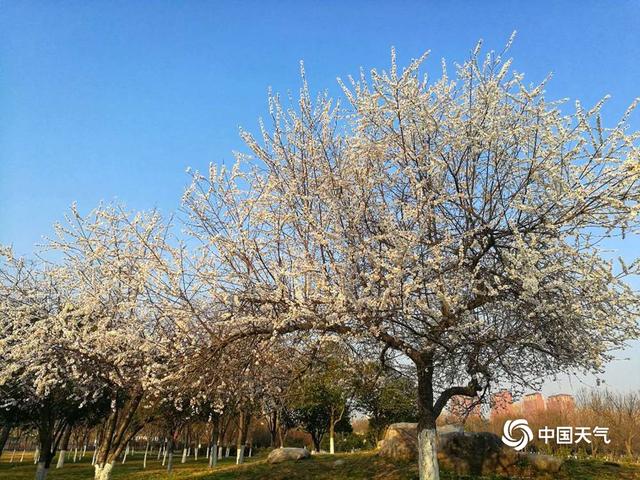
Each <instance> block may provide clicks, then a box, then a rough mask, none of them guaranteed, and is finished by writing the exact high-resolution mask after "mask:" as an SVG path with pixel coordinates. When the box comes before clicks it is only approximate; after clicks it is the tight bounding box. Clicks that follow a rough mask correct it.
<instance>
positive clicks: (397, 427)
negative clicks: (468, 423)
mask: <svg viewBox="0 0 640 480" xmlns="http://www.w3.org/2000/svg"><path fill="white" fill-rule="evenodd" d="M378 450H379V451H378V454H379V455H380V456H382V457H387V458H391V459H394V460H413V459H415V458H416V457H417V455H418V435H417V424H416V423H395V424H393V425H390V426H389V428H388V429H387V431H386V433H385V436H384V438H383V440H381V441H380V442H379V443H378ZM438 462H439V463H440V465H441V466H442V467H443V468H445V469H448V470H450V471H453V472H455V473H456V474H457V475H524V474H527V473H528V472H530V471H532V470H533V471H537V472H545V473H546V472H550V473H554V472H557V471H558V470H560V468H561V467H562V463H563V462H562V460H561V459H559V458H556V457H553V456H551V455H538V454H535V453H519V452H516V451H515V450H513V449H511V448H509V447H507V446H506V445H504V444H503V443H502V440H501V439H500V437H499V436H497V435H495V434H493V433H490V432H464V431H461V430H460V428H459V427H455V426H448V428H444V429H442V428H439V429H438Z"/></svg>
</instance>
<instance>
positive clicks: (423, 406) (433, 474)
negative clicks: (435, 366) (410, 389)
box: [417, 365, 440, 480]
mask: <svg viewBox="0 0 640 480" xmlns="http://www.w3.org/2000/svg"><path fill="white" fill-rule="evenodd" d="M417 369H418V472H419V475H420V480H439V479H440V469H439V466H438V452H437V445H436V414H435V411H434V403H433V383H432V381H433V370H432V368H431V367H428V368H424V367H422V368H421V366H420V365H417Z"/></svg>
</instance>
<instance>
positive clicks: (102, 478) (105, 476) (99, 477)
mask: <svg viewBox="0 0 640 480" xmlns="http://www.w3.org/2000/svg"><path fill="white" fill-rule="evenodd" d="M94 468H95V472H94V477H93V478H94V480H111V472H112V471H113V463H105V464H104V465H103V466H101V465H98V464H96V465H95V467H94Z"/></svg>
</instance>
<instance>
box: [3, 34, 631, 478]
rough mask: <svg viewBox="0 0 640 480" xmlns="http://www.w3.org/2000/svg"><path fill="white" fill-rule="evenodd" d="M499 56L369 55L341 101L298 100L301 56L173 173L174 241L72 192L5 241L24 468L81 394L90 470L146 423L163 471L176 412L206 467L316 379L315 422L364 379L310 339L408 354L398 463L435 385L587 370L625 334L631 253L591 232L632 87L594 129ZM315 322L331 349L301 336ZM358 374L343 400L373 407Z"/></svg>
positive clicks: (614, 178) (620, 164) (12, 390)
mask: <svg viewBox="0 0 640 480" xmlns="http://www.w3.org/2000/svg"><path fill="white" fill-rule="evenodd" d="M503 55H504V52H503V53H502V54H496V53H494V52H491V53H489V54H488V55H487V56H486V57H485V58H484V59H482V58H481V57H480V46H479V45H478V47H477V48H476V49H475V51H474V52H473V53H472V54H471V56H470V58H469V59H468V60H467V61H466V62H464V63H463V64H462V65H457V66H456V68H455V73H454V74H453V75H450V74H449V73H448V71H447V69H446V66H445V65H444V64H443V71H442V76H441V77H440V78H439V79H437V80H431V79H429V78H427V77H424V78H423V77H422V76H421V73H420V69H421V65H422V63H423V61H424V59H425V57H426V55H425V56H423V57H422V58H420V59H418V60H415V61H413V62H412V63H411V64H410V65H409V67H407V68H406V69H404V70H402V71H399V70H398V67H397V65H396V60H395V54H394V55H392V62H391V68H390V70H389V71H388V72H378V71H376V70H372V71H371V74H370V76H369V77H367V76H366V75H365V74H364V73H363V74H362V75H361V77H360V78H359V79H358V80H354V79H349V81H348V82H346V83H345V82H342V81H340V86H341V87H342V91H343V95H344V101H343V102H342V103H340V102H338V101H337V100H334V99H332V98H330V97H329V96H328V95H327V94H324V95H319V96H318V97H317V99H315V100H313V98H312V96H311V94H310V92H309V89H308V86H307V82H306V79H305V74H304V70H303V71H302V77H303V84H302V88H301V91H300V97H299V100H298V103H297V105H295V106H292V107H287V106H283V105H282V103H281V101H280V99H279V97H277V96H271V97H270V98H269V114H270V125H268V126H267V125H266V124H264V123H261V138H256V137H255V136H253V135H251V134H250V133H248V132H243V134H242V136H243V139H244V140H245V142H246V144H247V147H248V149H249V151H250V153H251V154H250V155H239V156H238V159H237V162H236V164H235V165H234V166H233V168H231V169H230V170H227V169H224V168H222V169H218V168H216V167H214V166H212V167H211V168H210V171H209V172H208V173H207V174H202V173H199V172H194V173H193V174H192V183H191V185H190V186H189V187H188V188H187V190H186V191H185V193H184V196H183V213H184V216H185V218H184V228H185V230H186V232H187V235H188V238H184V239H182V240H179V239H176V238H174V236H173V234H172V233H171V228H170V225H169V224H168V223H165V222H163V221H162V219H161V218H160V217H159V215H158V214H156V213H153V212H152V213H150V214H135V215H131V214H128V213H127V212H125V211H123V210H122V209H121V208H119V207H112V206H107V207H101V208H99V209H98V210H96V211H95V212H94V213H93V214H91V215H90V216H89V217H82V216H80V215H79V214H78V213H77V211H76V210H75V209H74V210H72V213H71V215H70V216H69V218H68V219H67V222H66V224H65V225H64V226H62V225H61V226H58V228H57V236H56V237H55V238H54V239H53V240H51V241H50V244H49V249H51V250H52V253H53V255H54V256H55V257H56V259H55V261H52V262H43V263H42V264H41V265H37V266H33V265H30V264H28V263H26V262H24V261H22V260H19V259H15V258H14V257H13V256H12V255H11V252H10V251H8V250H7V251H5V252H4V256H3V257H4V263H3V266H2V269H1V272H2V279H1V280H2V281H1V286H0V288H1V290H0V302H1V303H0V309H1V311H0V312H1V313H0V322H2V327H3V328H2V331H1V333H0V360H2V362H1V363H0V388H1V389H2V390H1V391H2V400H1V401H2V403H1V404H0V406H2V408H3V409H4V410H5V411H7V412H9V411H10V410H11V411H15V415H17V416H19V415H21V410H23V409H24V408H23V407H24V406H26V405H30V404H31V403H32V404H33V405H37V408H36V407H33V408H27V409H26V410H28V412H29V417H30V418H31V420H30V421H32V422H33V423H34V424H35V425H37V426H38V429H39V432H40V444H41V449H42V450H41V451H42V452H43V453H42V457H41V458H42V462H41V465H42V467H41V469H40V470H41V471H42V472H43V473H42V476H41V478H42V477H43V476H44V474H45V473H44V472H46V469H47V468H48V465H49V462H50V457H51V456H52V455H53V453H54V452H55V446H56V445H57V443H59V441H60V438H61V436H62V435H63V433H62V432H64V431H65V429H67V427H68V426H69V425H73V424H74V422H78V421H81V420H82V421H85V420H84V419H88V418H90V415H84V412H85V411H86V412H89V411H91V412H96V411H104V412H105V413H104V414H103V415H102V416H100V415H98V417H99V418H100V420H101V422H99V423H100V426H99V428H98V429H97V432H98V435H97V439H98V442H97V443H98V448H97V452H96V458H95V465H96V478H98V479H107V478H109V475H110V471H111V468H112V467H113V464H114V461H115V459H116V458H118V457H119V456H120V455H122V454H123V451H125V450H126V448H127V447H126V446H127V444H128V443H129V441H130V440H131V439H133V438H135V436H136V435H137V434H138V432H140V431H142V429H143V428H144V427H145V425H149V424H153V422H160V423H156V426H158V425H160V426H159V428H160V430H161V431H162V432H164V435H165V438H167V439H168V441H167V442H166V443H167V445H168V450H169V452H170V453H169V467H170V465H171V462H172V457H171V455H172V453H173V449H174V447H175V446H176V445H177V443H178V441H179V439H180V437H181V436H183V437H184V438H188V437H189V435H191V433H189V432H192V431H194V430H193V428H191V427H189V425H192V424H193V422H194V421H196V420H195V419H199V420H198V421H201V422H202V421H204V422H205V423H206V424H207V429H208V430H207V431H208V436H209V444H210V447H209V456H210V464H211V465H214V464H215V462H216V459H217V456H218V455H219V453H221V452H220V448H219V445H218V443H219V442H222V441H225V442H226V441H227V438H228V436H229V434H230V433H229V432H230V431H232V430H233V431H234V432H235V434H236V436H237V437H236V438H237V442H236V447H237V461H238V462H242V460H243V456H244V453H245V444H246V443H247V441H248V437H249V436H250V425H251V423H252V419H254V418H255V417H256V416H261V415H263V414H267V416H268V418H269V424H270V427H269V428H270V429H271V433H272V435H271V438H272V441H275V439H276V438H277V436H278V431H281V429H282V428H286V427H285V424H287V423H288V422H286V421H284V420H285V417H287V418H289V419H290V418H294V417H295V415H294V416H292V415H289V413H290V412H289V410H290V409H291V408H295V405H301V403H302V404H304V405H305V408H306V407H308V406H309V405H311V404H312V403H313V402H315V400H314V395H313V393H314V392H315V391H316V390H318V388H320V387H321V386H322V384H323V383H324V384H325V386H327V389H326V390H327V392H328V391H329V390H331V392H330V393H331V395H328V394H327V395H324V396H325V397H327V396H329V397H331V398H333V399H335V402H330V403H331V404H330V405H321V406H319V407H318V409H316V410H314V409H315V408H316V406H317V405H315V404H313V405H311V407H309V408H307V410H308V411H313V412H315V413H318V412H320V413H322V414H324V413H326V411H328V412H329V414H328V417H329V421H328V423H326V425H321V426H320V428H318V430H317V431H318V432H324V431H329V432H331V433H332V432H333V430H334V428H335V426H336V425H337V423H338V422H339V421H340V419H341V418H342V416H343V414H344V412H346V411H348V407H349V405H351V402H352V401H354V398H355V393H353V387H354V385H358V383H360V386H361V387H362V388H365V387H366V386H367V385H368V386H369V387H370V385H372V384H373V385H375V381H374V382H373V383H369V384H367V385H364V383H366V382H362V381H360V382H358V381H356V380H354V381H353V382H351V383H350V382H342V380H343V379H345V378H348V377H347V376H343V377H340V378H339V379H340V380H341V381H327V379H328V377H327V376H326V372H325V373H322V370H321V369H320V371H318V370H317V369H318V368H319V367H321V365H322V363H321V362H317V361H316V360H317V359H318V357H317V354H318V352H323V353H322V355H321V356H322V357H323V362H324V364H326V365H329V364H339V363H340V361H338V358H339V357H341V356H342V357H344V358H347V357H348V355H350V353H348V352H355V354H354V356H353V358H354V359H361V360H363V364H362V368H363V370H361V372H362V371H366V370H367V369H368V368H370V366H371V363H370V360H371V359H372V358H379V359H381V360H382V363H383V364H384V365H385V366H386V368H390V369H392V370H395V371H396V372H400V371H402V372H407V371H408V372H411V374H412V378H411V379H410V380H406V377H394V376H393V375H390V374H388V373H387V374H385V376H384V377H383V378H386V380H387V381H388V382H390V383H389V385H388V387H389V391H390V392H400V391H406V390H407V389H411V388H412V387H415V390H416V395H415V399H416V404H415V405H416V407H415V408H416V411H415V417H416V418H417V419H418V425H419V429H418V439H419V464H420V468H419V470H420V478H421V479H437V478H439V473H438V464H437V457H436V438H435V435H436V420H437V419H438V417H439V415H440V414H441V412H442V411H443V409H444V408H445V406H446V405H447V403H448V402H449V400H450V399H452V398H454V397H458V398H462V397H469V398H472V399H476V398H480V399H482V398H483V396H484V395H485V394H486V392H487V391H488V390H489V389H490V388H492V387H493V386H496V385H499V384H509V385H510V386H512V387H515V388H517V387H521V388H531V387H532V386H534V387H535V386H537V385H539V384H540V382H541V381H542V380H543V379H544V378H545V377H546V376H548V375H554V374H557V373H559V372H576V371H579V372H600V371H601V370H602V368H603V365H604V364H605V363H606V362H607V361H608V360H609V359H610V358H611V351H612V350H614V349H616V348H620V347H622V346H623V345H624V342H625V341H626V340H627V339H629V338H633V337H635V336H637V335H638V324H637V318H638V313H639V312H638V310H639V309H640V297H639V296H638V294H637V293H635V292H634V291H633V290H632V289H631V288H630V287H629V286H627V284H626V283H625V278H626V277H628V276H629V275H634V274H637V273H638V272H639V267H640V263H639V262H638V261H635V262H633V263H631V264H629V265H627V264H624V263H623V262H621V265H620V268H618V267H614V266H613V265H612V263H611V262H610V261H608V260H606V259H605V258H604V257H603V255H602V253H601V252H600V251H599V250H598V245H599V243H600V242H602V241H603V240H604V239H607V238H613V237H623V238H624V237H625V236H626V235H634V234H636V233H637V229H638V226H639V225H638V223H639V217H640V203H639V201H640V147H639V146H638V140H639V138H640V134H639V133H637V132H636V133H630V132H628V128H627V119H628V116H629V115H630V114H631V111H632V110H633V108H634V107H635V104H633V105H632V106H631V107H630V108H629V110H628V111H627V112H626V113H625V115H624V116H623V118H622V119H621V120H620V122H619V123H618V124H617V125H616V126H614V127H613V128H605V127H604V126H603V121H602V118H601V115H600V110H601V108H602V106H603V105H604V101H602V102H599V103H598V104H597V105H595V106H594V107H593V108H590V109H585V108H583V107H582V106H581V105H580V104H579V103H576V108H575V112H574V113H571V114H566V113H563V110H562V108H563V107H562V106H561V102H549V101H548V100H547V99H546V98H545V93H544V87H545V82H543V83H541V84H539V85H536V86H527V85H525V83H524V79H523V75H521V74H519V73H516V72H513V71H511V69H510V65H511V62H510V61H505V59H504V58H503ZM327 339H332V341H335V342H337V343H339V344H341V346H340V347H339V348H338V349H337V350H335V348H337V347H335V348H334V347H332V348H334V349H333V350H332V349H331V348H329V349H327V348H326V345H325V346H324V347H323V348H320V347H318V345H321V346H322V345H324V343H323V342H326V341H327ZM337 343H336V344H337ZM337 351H340V352H343V353H342V354H340V355H336V352H337ZM344 358H343V360H344ZM357 363H358V362H357V361H356V360H354V361H353V363H352V364H349V365H347V366H345V370H344V371H345V372H348V371H350V365H356V364H357ZM312 367H313V368H312ZM341 368H342V367H341ZM314 375H315V376H316V379H317V380H318V381H317V382H312V383H313V385H308V380H309V378H313V376H314ZM345 375H346V373H345ZM305 376H306V378H305ZM329 386H330V387H331V388H328V387H329ZM365 390H367V388H365ZM327 392H325V393H327ZM367 392H368V393H367V395H368V397H367V399H368V400H366V401H364V400H362V401H360V402H359V403H358V402H355V403H354V404H359V405H361V406H362V405H373V406H374V407H375V408H376V409H377V411H378V410H379V413H380V418H385V416H389V417H392V416H393V415H395V414H394V413H393V412H394V409H393V408H388V407H387V404H386V400H384V399H381V398H377V397H376V395H375V392H372V391H371V388H368V390H367ZM296 394H297V400H296V401H293V400H291V398H293V397H296ZM305 399H307V400H309V399H311V400H313V401H311V400H309V401H306V400H305ZM290 400H291V401H290ZM49 405H53V407H50V406H49ZM374 407H372V408H374ZM326 408H328V410H326ZM40 409H41V410H42V411H43V412H45V413H43V416H42V417H41V418H40V417H39V418H40V419H38V420H34V412H36V411H40ZM100 409H104V410H100ZM384 412H390V413H389V414H388V415H387V414H386V413H384ZM298 414H300V411H298ZM3 415H4V413H3ZM314 415H315V414H314ZM402 415H404V413H402ZM316 417H317V415H316V416H315V417H314V418H316ZM205 418H206V420H203V419H205ZM86 421H89V420H86ZM380 426H381V425H378V427H380ZM317 443H319V441H318V442H317ZM184 444H185V445H187V444H190V443H189V441H185V442H184ZM227 445H228V443H227ZM316 446H318V445H316ZM165 451H166V449H165Z"/></svg>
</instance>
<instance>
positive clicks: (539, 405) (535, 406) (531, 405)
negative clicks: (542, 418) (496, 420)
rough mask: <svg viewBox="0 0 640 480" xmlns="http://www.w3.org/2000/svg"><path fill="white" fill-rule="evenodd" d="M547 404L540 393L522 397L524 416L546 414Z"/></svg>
mask: <svg viewBox="0 0 640 480" xmlns="http://www.w3.org/2000/svg"><path fill="white" fill-rule="evenodd" d="M544 410H545V403H544V397H543V396H542V394H541V393H540V392H536V393H529V394H527V395H525V396H524V397H522V413H523V414H524V415H531V414H535V413H539V412H544Z"/></svg>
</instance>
